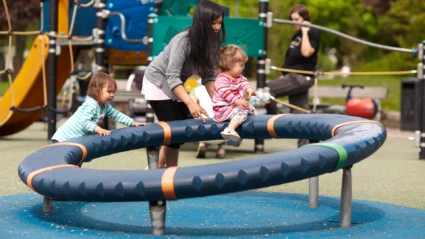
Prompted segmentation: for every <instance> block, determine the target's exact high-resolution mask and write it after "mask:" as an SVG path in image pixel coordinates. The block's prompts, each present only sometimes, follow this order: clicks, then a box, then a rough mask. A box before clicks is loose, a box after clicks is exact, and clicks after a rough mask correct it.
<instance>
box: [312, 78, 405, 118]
mask: <svg viewBox="0 0 425 239" xmlns="http://www.w3.org/2000/svg"><path fill="white" fill-rule="evenodd" d="M405 78H408V77H407V76H403V77H400V76H351V77H348V78H335V79H331V80H319V85H322V86H324V85H329V86H340V85H341V84H342V83H347V84H364V86H365V87H366V88H367V86H384V87H387V88H388V96H387V98H386V99H383V100H381V105H382V109H383V110H390V111H400V97H401V82H402V80H403V79H405ZM370 97H372V98H373V95H371V96H370ZM321 100H322V102H323V103H331V104H340V105H344V101H345V99H335V98H333V99H332V98H323V99H321Z"/></svg>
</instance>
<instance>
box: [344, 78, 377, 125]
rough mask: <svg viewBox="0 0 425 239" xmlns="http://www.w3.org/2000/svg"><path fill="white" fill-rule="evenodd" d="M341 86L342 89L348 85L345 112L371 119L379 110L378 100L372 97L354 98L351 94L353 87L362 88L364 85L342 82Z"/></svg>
mask: <svg viewBox="0 0 425 239" xmlns="http://www.w3.org/2000/svg"><path fill="white" fill-rule="evenodd" d="M341 87H342V88H343V89H344V88H345V87H348V89H349V90H348V93H347V98H346V99H345V113H346V114H347V115H351V116H358V117H362V118H366V119H372V118H373V117H375V115H376V113H378V110H379V102H378V100H377V99H374V98H370V97H367V98H363V99H360V98H355V97H352V96H351V91H352V90H353V88H356V87H358V88H361V89H363V87H364V85H363V84H361V85H347V84H342V85H341Z"/></svg>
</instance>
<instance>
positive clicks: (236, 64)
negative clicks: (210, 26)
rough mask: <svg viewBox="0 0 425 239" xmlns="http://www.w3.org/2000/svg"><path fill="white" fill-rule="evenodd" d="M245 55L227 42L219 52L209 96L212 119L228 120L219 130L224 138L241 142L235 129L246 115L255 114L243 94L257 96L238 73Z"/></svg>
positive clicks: (238, 48)
mask: <svg viewBox="0 0 425 239" xmlns="http://www.w3.org/2000/svg"><path fill="white" fill-rule="evenodd" d="M247 61H248V57H247V55H246V54H245V52H244V51H243V50H242V49H241V48H240V47H238V46H236V45H232V44H229V45H227V46H226V47H224V48H223V49H222V51H221V52H220V59H219V61H218V68H219V69H220V70H221V73H220V74H218V76H217V78H216V80H215V82H214V96H213V98H212V103H213V110H214V120H215V121H218V122H223V121H225V120H228V119H230V123H229V125H228V126H227V127H226V128H225V129H224V130H223V131H222V132H221V133H220V134H221V136H223V138H225V139H226V140H232V141H236V142H240V141H241V137H240V136H239V134H238V133H237V132H236V131H235V130H236V129H237V128H238V127H239V125H241V124H242V123H243V122H244V121H245V120H246V119H247V115H248V114H250V115H255V114H256V111H255V108H254V106H253V105H251V104H249V102H248V101H246V100H245V94H248V95H249V96H256V95H257V93H256V92H255V91H254V89H252V87H251V85H250V84H249V83H248V80H247V79H246V78H245V77H244V76H243V75H241V73H242V71H243V69H244V67H245V63H246V62H247Z"/></svg>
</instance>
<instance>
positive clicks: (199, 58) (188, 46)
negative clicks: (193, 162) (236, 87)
mask: <svg viewBox="0 0 425 239" xmlns="http://www.w3.org/2000/svg"><path fill="white" fill-rule="evenodd" d="M223 16H224V14H223V10H222V7H221V6H220V5H218V4H216V3H213V2H210V1H205V0H204V1H200V3H199V4H198V6H197V7H196V9H195V13H194V15H193V21H192V26H191V27H189V28H188V29H186V30H184V31H182V32H180V33H178V34H177V35H176V36H174V37H173V38H172V39H171V40H170V42H169V43H168V45H167V46H166V47H165V48H164V50H163V51H162V52H161V53H160V54H159V55H158V56H157V57H156V58H155V59H154V60H153V61H152V62H151V63H150V65H149V66H148V67H147V68H146V71H145V76H144V79H143V88H142V94H143V95H145V99H146V100H147V101H148V102H149V104H150V105H151V106H152V109H153V110H154V112H155V114H156V116H157V117H158V120H160V121H172V120H182V119H189V118H192V117H193V118H200V119H201V120H202V121H205V120H204V117H203V116H202V115H205V116H207V117H212V116H210V115H208V114H207V112H206V110H205V109H203V108H202V107H201V106H199V105H198V104H197V103H195V102H194V101H193V100H192V99H191V98H190V96H189V95H188V93H187V92H186V90H185V88H184V86H183V84H184V82H185V81H186V80H187V78H189V77H190V76H192V75H193V74H197V75H199V76H200V77H201V78H202V84H203V85H205V87H206V89H207V91H208V94H209V95H210V97H212V96H213V95H214V80H215V69H216V68H215V67H216V61H217V57H218V54H219V51H220V44H221V43H223V42H224V41H225V38H226V31H225V29H224V24H223ZM180 146H181V144H171V145H165V146H163V147H161V150H160V153H159V165H158V167H159V168H161V167H164V164H165V163H166V165H167V167H171V166H177V163H178V156H179V149H180Z"/></svg>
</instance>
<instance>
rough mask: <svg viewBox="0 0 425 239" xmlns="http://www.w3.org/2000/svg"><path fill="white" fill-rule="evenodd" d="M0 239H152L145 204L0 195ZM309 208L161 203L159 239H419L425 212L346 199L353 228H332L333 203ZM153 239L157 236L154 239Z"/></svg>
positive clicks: (282, 200)
mask: <svg viewBox="0 0 425 239" xmlns="http://www.w3.org/2000/svg"><path fill="white" fill-rule="evenodd" d="M0 201H1V203H0V224H1V227H0V235H1V238H5V239H8V238H28V239H34V238H40V239H41V238H42V239H50V238H52V239H56V238H78V239H80V238H81V239H85V238H140V237H143V238H155V237H153V236H152V234H151V224H150V216H149V210H148V202H120V203H85V202H72V201H67V202H55V203H54V205H55V208H54V210H55V211H54V213H53V214H51V215H45V214H43V213H42V197H41V196H39V195H36V194H21V195H13V196H4V197H0ZM319 203H320V207H319V208H309V207H308V196H307V195H302V194H288V193H268V192H241V193H233V194H227V195H219V196H213V197H204V198H194V199H187V200H180V201H169V202H167V207H168V209H167V218H166V229H165V234H166V235H165V236H164V237H161V238H169V237H171V238H265V237H267V238H269V237H271V238H418V239H419V238H423V235H425V223H424V222H425V211H424V210H419V209H413V208H408V207H402V206H396V205H391V204H386V203H378V202H371V201H363V200H354V201H353V216H352V222H353V224H352V228H350V229H340V228H339V203H340V199H339V198H335V197H324V196H321V197H320V200H319ZM156 238H158V237H156Z"/></svg>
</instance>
